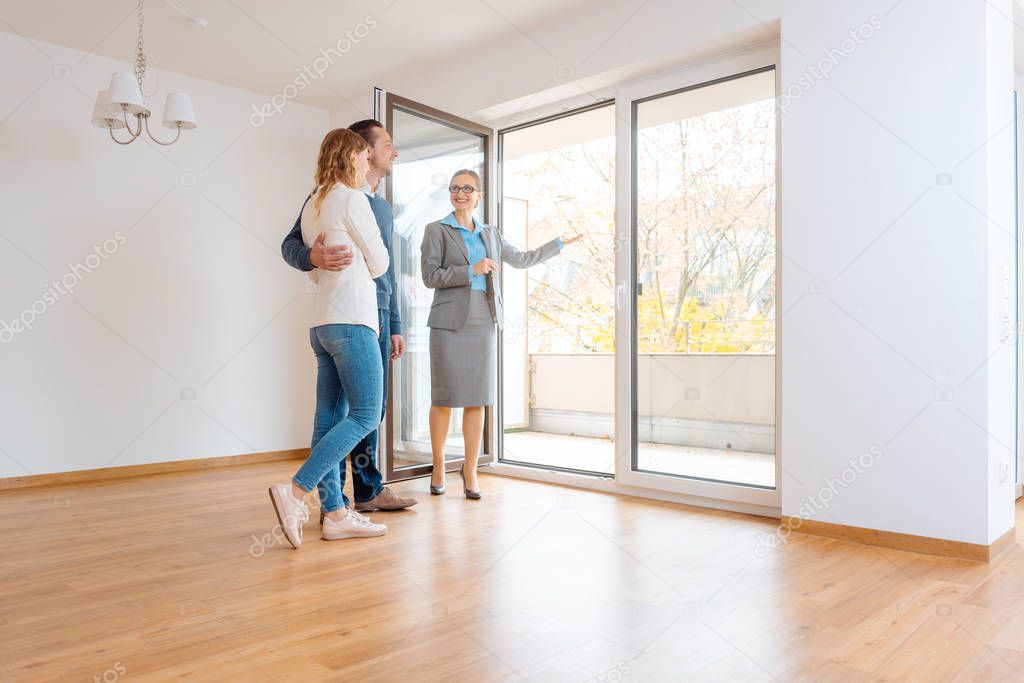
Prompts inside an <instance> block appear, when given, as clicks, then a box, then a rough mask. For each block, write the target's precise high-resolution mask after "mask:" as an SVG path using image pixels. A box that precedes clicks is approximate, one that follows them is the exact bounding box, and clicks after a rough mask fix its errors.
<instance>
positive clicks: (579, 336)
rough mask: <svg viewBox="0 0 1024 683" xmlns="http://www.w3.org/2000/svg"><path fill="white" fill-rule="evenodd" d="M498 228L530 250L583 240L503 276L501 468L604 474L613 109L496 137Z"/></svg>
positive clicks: (609, 468) (610, 367)
mask: <svg viewBox="0 0 1024 683" xmlns="http://www.w3.org/2000/svg"><path fill="white" fill-rule="evenodd" d="M501 164H502V231H503V234H504V235H505V237H506V239H509V240H511V241H513V242H514V243H516V244H519V245H521V246H523V247H524V248H535V247H538V246H540V245H541V244H543V243H545V242H547V241H548V240H551V239H554V238H555V237H558V236H559V235H569V234H573V233H576V232H579V233H580V234H582V235H583V239H582V240H580V241H579V242H577V243H576V244H573V245H571V246H569V247H568V248H567V250H566V251H565V252H563V254H561V255H560V256H558V257H556V258H554V259H551V260H550V261H548V262H547V263H544V264H541V265H538V266H535V267H533V268H530V269H529V270H516V269H514V268H510V267H505V268H503V270H502V279H503V286H504V302H505V329H504V331H503V339H502V342H503V347H502V348H503V357H502V365H503V367H502V379H503V383H502V412H503V417H504V429H505V432H504V450H503V453H502V454H501V458H502V459H503V460H507V461H516V462H525V463H530V464H537V465H545V466H550V467H559V468H565V469H571V470H581V471H586V472H596V473H602V474H613V473H614V470H615V468H614V461H615V450H614V444H613V442H612V435H613V434H614V432H615V428H614V415H615V394H614V387H615V382H614V373H615V356H614V352H615V346H614V341H615V334H614V332H615V251H616V250H615V111H614V107H613V106H611V105H609V106H605V107H601V108H599V109H592V110H590V111H585V112H580V113H577V114H571V115H568V116H565V117H562V118H559V119H556V120H553V121H548V122H545V123H539V124H536V125H533V126H529V127H528V128H523V129H520V130H516V131H511V132H509V133H505V134H504V135H503V136H502V158H501Z"/></svg>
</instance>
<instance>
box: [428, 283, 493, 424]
mask: <svg viewBox="0 0 1024 683" xmlns="http://www.w3.org/2000/svg"><path fill="white" fill-rule="evenodd" d="M497 358H498V350H497V335H496V334H495V329H494V320H493V319H492V318H491V309H490V307H489V306H488V305H487V293H486V292H481V291H479V290H476V289H474V290H472V291H471V292H470V297H469V315H468V316H467V317H466V324H465V325H464V326H463V327H462V329H460V330H442V329H438V328H436V327H432V328H430V402H431V404H433V405H435V406H448V407H450V408H464V407H467V406H489V405H494V400H495V396H496V394H497V386H498V381H497V370H498V363H497Z"/></svg>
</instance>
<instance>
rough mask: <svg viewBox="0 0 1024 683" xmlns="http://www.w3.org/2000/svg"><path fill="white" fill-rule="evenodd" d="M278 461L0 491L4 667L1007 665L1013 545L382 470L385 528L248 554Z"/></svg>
mask: <svg viewBox="0 0 1024 683" xmlns="http://www.w3.org/2000/svg"><path fill="white" fill-rule="evenodd" d="M290 470H291V468H290V467H289V463H266V464H259V465H249V466H241V467H237V468H228V469H223V470H212V471H205V472H195V473H179V474H168V475H160V476H152V477H147V478H139V479H133V480H123V481H113V482H105V483H100V484H95V485H87V486H66V487H53V488H48V489H25V490H19V491H9V492H5V493H3V494H0V680H3V681H60V680H67V681H93V680H105V681H108V682H112V681H117V680H120V679H122V678H124V679H127V680H130V681H135V680H139V681H147V680H153V681H157V680H170V679H181V680H189V681H261V680H269V681H415V682H420V681H435V680H436V681H467V682H473V683H475V682H477V681H524V680H525V681H558V682H559V683H562V682H567V681H585V680H597V681H602V682H612V683H617V682H619V681H623V682H626V683H628V682H629V681H637V682H639V681H659V682H660V681H702V680H706V681H759V680H782V681H794V680H807V681H881V680H890V681H907V680H921V681H950V680H957V681H961V680H963V681H967V680H973V681H1002V680H1006V681H1021V680H1024V550H1022V548H1021V546H1019V545H1017V546H1014V547H1013V549H1012V550H1011V551H1009V552H1008V553H1006V554H1005V555H1004V556H1003V557H1001V558H1000V559H999V560H998V561H996V562H995V563H993V564H992V565H983V564H975V563H971V562H967V561H960V560H950V559H943V558H937V557H929V556H924V555H915V554H911V553H905V552H899V551H889V550H884V549H879V548H872V547H867V546H860V545H854V544H850V543H846V542H842V541H834V540H829V539H824V538H817V537H810V536H799V535H795V536H793V537H792V538H791V539H790V541H789V542H788V543H786V544H783V545H780V546H779V547H776V548H768V546H767V545H766V544H764V543H763V542H762V540H763V538H764V536H765V535H767V534H770V533H771V532H772V530H773V527H774V524H773V523H772V522H771V521H770V520H766V519H760V518H756V517H748V516H744V515H739V514H731V513H724V512H714V511H707V510H700V509H694V508H687V507H682V506H676V505H669V504H662V503H655V502H645V501H639V500H635V499H627V498H621V497H616V496H612V495H607V494H601V493H595V492H587V491H579V490H572V489H564V488H558V487H554V486H550V485H547V484H543V483H536V482H527V481H520V480H513V479H507V478H500V477H496V476H482V477H481V485H482V487H483V489H484V491H485V498H484V500H483V501H480V502H472V501H466V500H464V499H463V498H462V497H461V495H456V493H457V489H458V481H457V478H455V479H450V480H449V483H450V486H449V489H450V493H449V494H448V495H447V496H443V497H431V496H429V495H425V492H426V488H427V483H426V481H422V480H421V481H416V482H408V483H405V484H402V485H400V486H398V487H397V488H399V489H400V490H402V491H403V492H411V493H416V494H417V495H418V496H419V499H420V504H419V505H418V506H417V507H415V508H413V509H412V510H410V511H407V512H402V513H376V514H374V515H373V517H374V519H375V520H377V521H385V522H387V523H388V524H389V525H390V528H391V532H390V533H389V534H388V535H387V536H384V537H382V538H378V539H365V540H356V541H337V542H331V543H328V542H324V541H322V540H320V538H319V534H318V531H317V524H316V519H315V518H314V519H313V520H311V521H310V523H309V524H308V525H307V527H306V543H305V545H304V546H303V547H302V548H301V549H300V550H298V551H295V550H291V549H287V548H285V547H283V546H281V545H279V544H275V543H274V542H273V540H272V539H271V538H270V537H269V536H268V537H267V538H266V539H265V540H267V541H269V543H268V544H267V545H266V546H264V545H263V540H264V538H263V537H264V535H267V534H269V533H270V532H271V529H272V524H273V522H274V518H273V512H272V510H271V506H270V502H269V500H268V497H267V493H266V487H267V485H268V484H270V483H272V482H277V481H284V480H287V478H288V475H289V474H290ZM1019 514H1020V508H1018V515H1019ZM759 539H760V540H759Z"/></svg>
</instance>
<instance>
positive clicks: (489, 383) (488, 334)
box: [420, 169, 580, 500]
mask: <svg viewBox="0 0 1024 683" xmlns="http://www.w3.org/2000/svg"><path fill="white" fill-rule="evenodd" d="M448 192H449V199H450V200H451V203H452V209H453V211H452V213H450V214H448V215H447V216H446V217H445V218H443V219H442V220H439V221H436V222H434V223H431V224H430V225H428V226H427V227H426V230H425V231H424V233H423V244H422V245H421V247H420V258H421V265H422V271H423V284H425V285H426V286H427V287H430V288H431V289H433V290H434V300H433V303H432V304H431V306H430V315H429V316H428V318H427V326H428V327H429V328H430V398H431V405H430V445H431V450H432V451H433V457H434V471H433V475H432V476H431V479H430V492H431V493H432V494H434V495H441V494H443V493H444V492H445V481H444V464H445V461H444V444H445V441H446V440H447V438H448V430H449V428H450V424H451V414H452V408H456V407H461V408H462V409H463V410H462V438H463V444H464V446H465V453H466V455H465V462H464V464H463V466H462V470H461V473H462V488H463V493H464V494H465V496H466V498H469V499H471V500H479V499H480V498H481V493H480V488H479V486H478V485H477V477H476V467H477V459H478V458H479V455H480V441H481V438H482V436H483V429H484V407H485V406H489V405H493V404H494V398H495V394H496V387H497V379H496V376H497V343H496V342H497V335H496V333H495V324H497V326H498V327H500V326H501V324H502V305H501V282H500V280H499V277H500V271H499V270H498V264H499V263H507V264H508V265H510V266H512V267H513V268H529V267H530V266H533V265H536V264H538V263H543V262H544V261H547V260H548V259H549V258H551V257H553V256H555V255H556V254H558V253H559V252H560V251H561V250H562V247H564V246H565V245H566V244H571V243H572V242H575V241H576V240H578V239H579V238H580V235H575V236H573V237H567V238H565V239H560V238H556V239H553V240H551V241H550V242H548V243H546V244H542V245H541V246H539V247H537V248H536V249H533V250H530V251H520V250H519V249H516V248H515V247H514V246H512V245H511V244H509V243H508V242H507V241H505V240H504V239H503V238H502V236H501V234H500V233H499V232H498V231H497V230H496V229H495V228H494V227H493V226H491V225H487V224H486V223H477V222H476V220H475V219H474V218H473V210H474V209H475V208H476V207H477V206H478V205H479V204H480V201H481V200H482V199H483V193H482V192H481V185H480V176H479V175H477V173H476V171H471V170H469V169H463V170H461V171H456V173H455V175H454V176H453V177H452V180H451V183H450V184H449V187H448Z"/></svg>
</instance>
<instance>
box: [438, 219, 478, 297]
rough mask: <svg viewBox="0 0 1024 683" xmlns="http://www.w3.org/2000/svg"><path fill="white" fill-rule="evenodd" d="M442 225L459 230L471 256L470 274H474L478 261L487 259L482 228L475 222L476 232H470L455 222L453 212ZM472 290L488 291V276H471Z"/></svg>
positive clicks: (443, 220) (442, 221)
mask: <svg viewBox="0 0 1024 683" xmlns="http://www.w3.org/2000/svg"><path fill="white" fill-rule="evenodd" d="M441 225H449V226H451V227H453V228H458V230H459V234H461V235H462V242H463V243H464V244H465V245H466V253H467V254H469V272H470V273H472V272H473V266H475V265H476V263H477V261H481V260H483V259H485V258H487V249H486V248H485V247H484V240H483V238H482V237H480V226H479V224H477V223H476V221H473V225H474V226H475V228H476V229H475V230H473V231H472V232H470V231H469V230H467V229H466V228H464V227H462V226H461V225H459V222H458V221H457V220H455V212H454V211H452V212H451V213H450V214H448V215H447V216H445V217H444V218H443V219H442V220H441ZM469 284H470V289H476V290H479V291H481V292H486V291H487V276H486V275H472V274H471V275H470V276H469Z"/></svg>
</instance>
